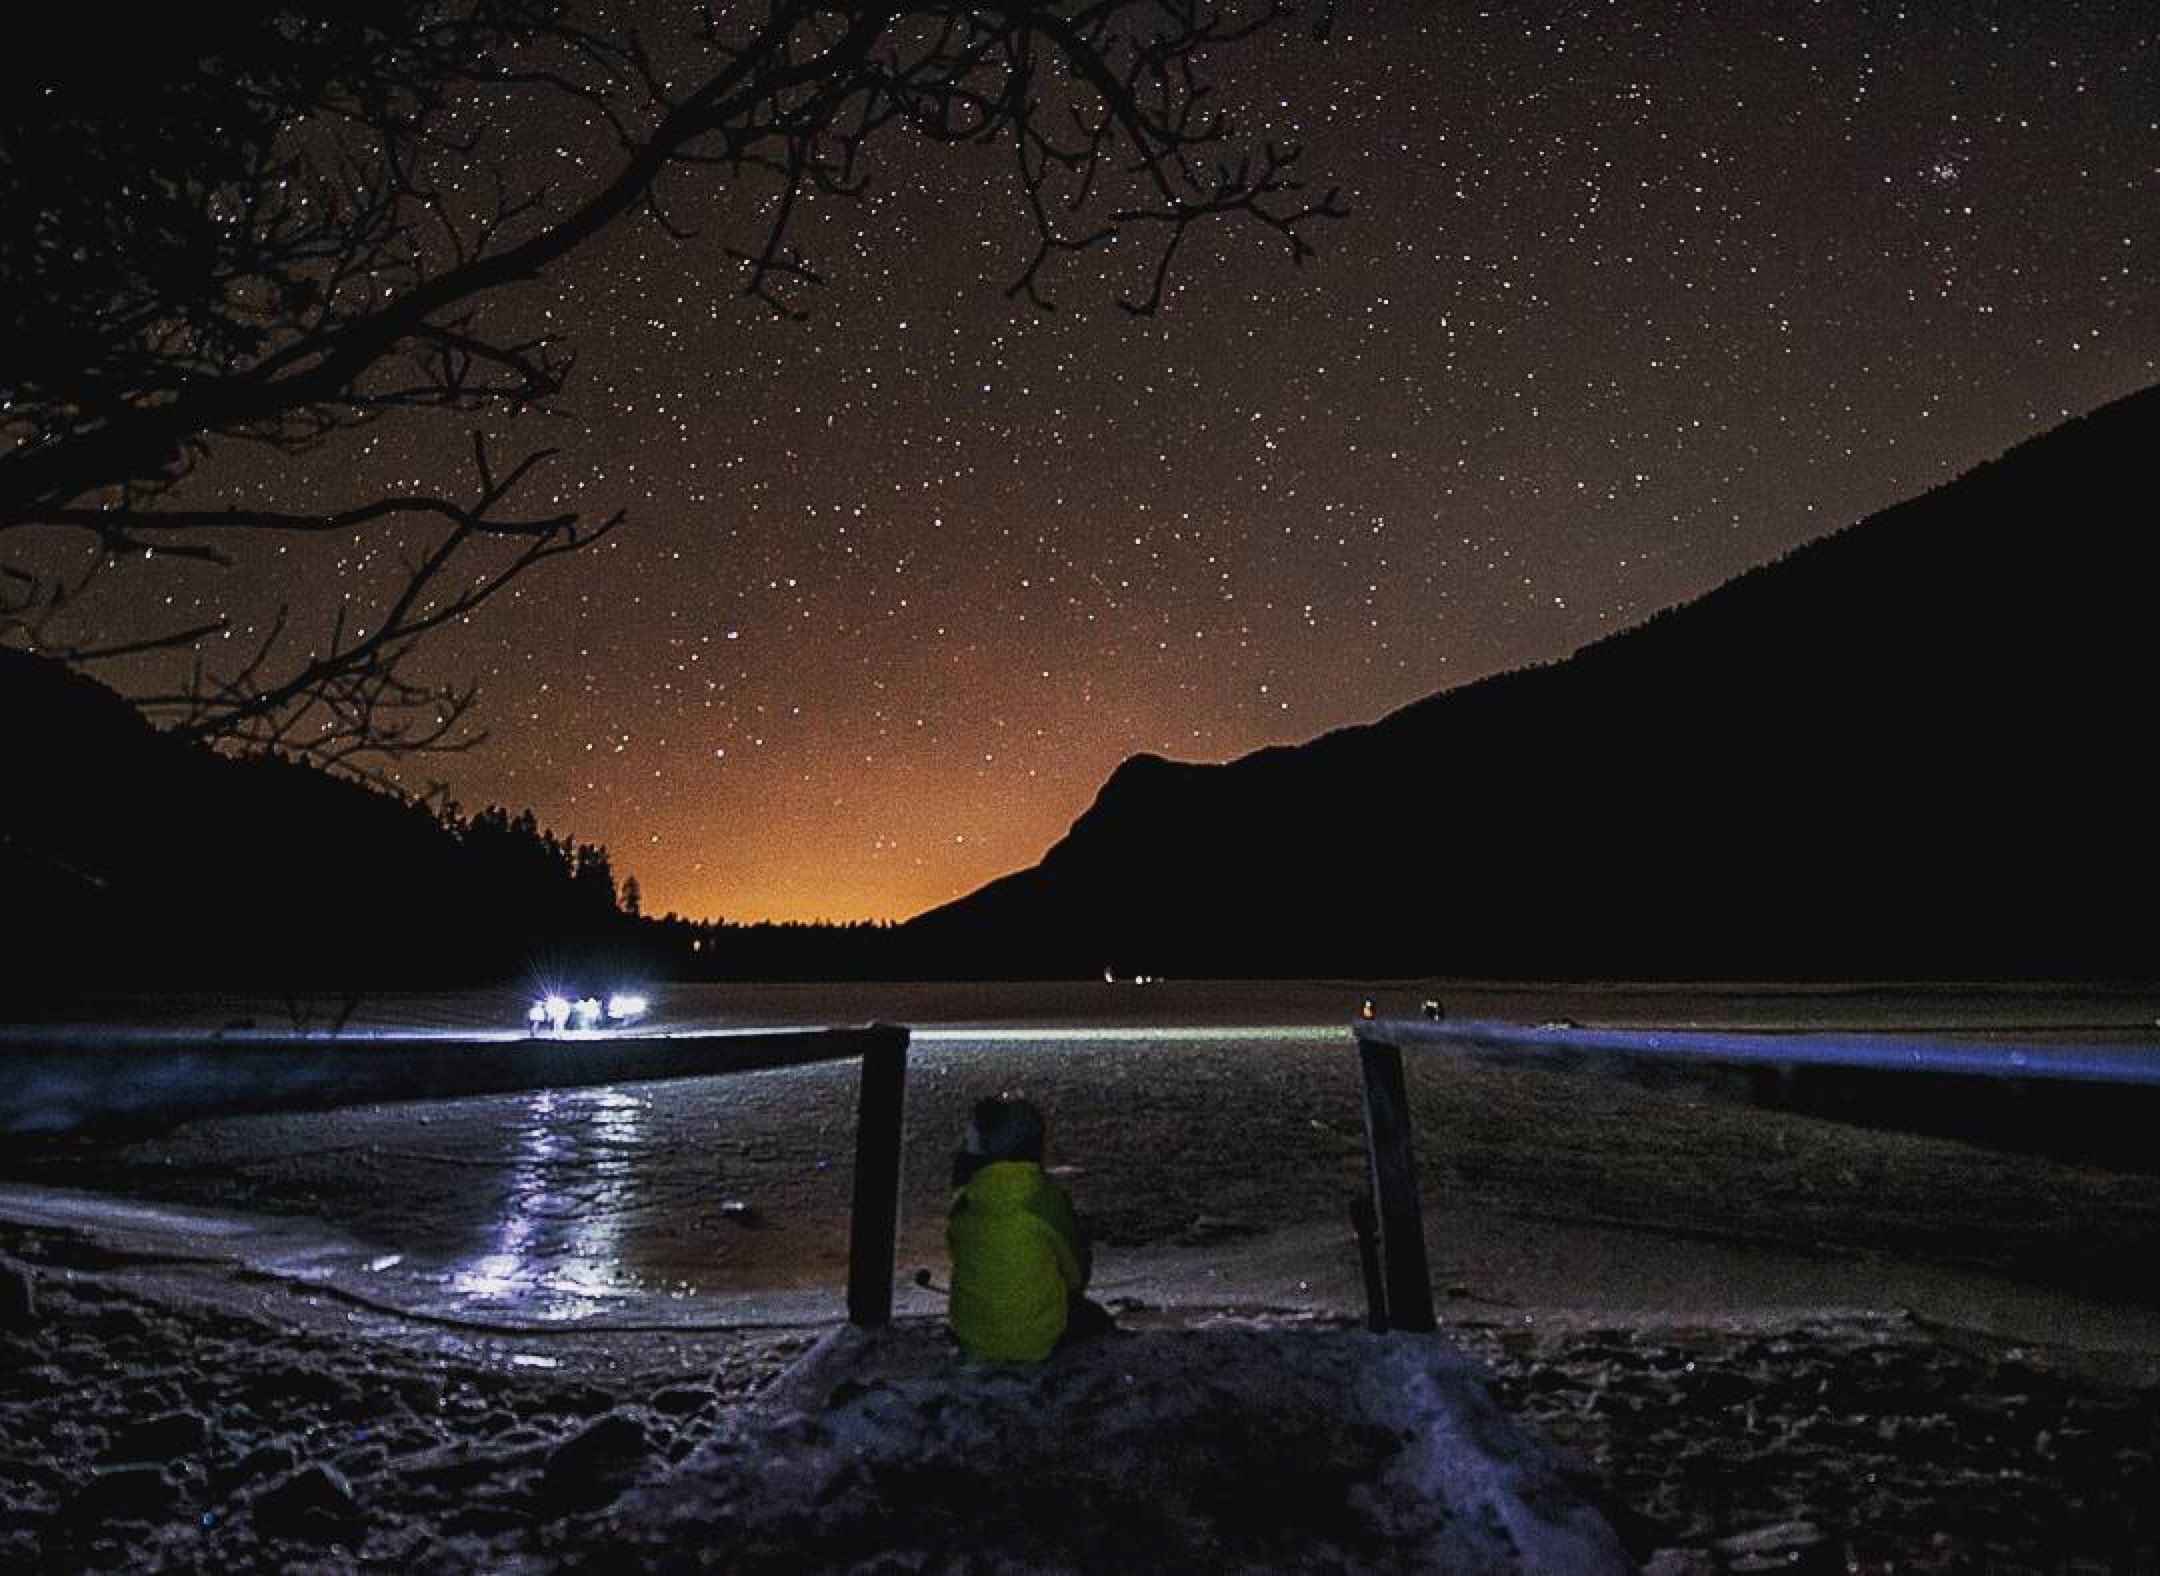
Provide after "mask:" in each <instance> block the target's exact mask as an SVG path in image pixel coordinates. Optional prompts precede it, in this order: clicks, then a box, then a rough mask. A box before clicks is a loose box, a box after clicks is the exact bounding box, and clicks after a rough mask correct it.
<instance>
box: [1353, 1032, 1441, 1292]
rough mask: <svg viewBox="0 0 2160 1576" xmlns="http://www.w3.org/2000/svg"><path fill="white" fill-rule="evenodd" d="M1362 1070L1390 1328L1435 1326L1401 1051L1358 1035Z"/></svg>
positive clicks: (1422, 1215) (1368, 1147)
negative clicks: (1411, 1146) (1411, 1145)
mask: <svg viewBox="0 0 2160 1576" xmlns="http://www.w3.org/2000/svg"><path fill="white" fill-rule="evenodd" d="M1358 1064H1359V1066H1360V1068H1361V1069H1362V1070H1363V1072H1364V1074H1365V1144H1366V1150H1367V1153H1368V1154H1369V1156H1370V1158H1371V1162H1372V1181H1373V1198H1374V1201H1375V1202H1376V1204H1377V1205H1378V1207H1379V1216H1380V1252H1381V1255H1382V1258H1383V1260H1384V1268H1385V1272H1386V1274H1385V1279H1386V1283H1387V1322H1388V1325H1389V1327H1390V1328H1391V1329H1397V1330H1434V1329H1438V1328H1439V1321H1438V1320H1437V1319H1435V1318H1434V1317H1433V1301H1432V1273H1431V1271H1429V1270H1428V1269H1427V1268H1426V1266H1425V1217H1424V1212H1423V1211H1422V1210H1421V1209H1420V1208H1419V1206H1418V1187H1417V1164H1416V1162H1415V1160H1414V1159H1413V1158H1412V1155H1411V1150H1410V1128H1411V1123H1410V1096H1409V1092H1408V1091H1407V1090H1406V1089H1405V1088H1404V1087H1403V1070H1402V1052H1401V1051H1400V1050H1399V1049H1397V1048H1396V1047H1395V1046H1393V1045H1390V1044H1387V1043H1386V1042H1384V1041H1380V1040H1368V1039H1366V1038H1364V1037H1363V1036H1362V1035H1360V1036H1359V1038H1358Z"/></svg>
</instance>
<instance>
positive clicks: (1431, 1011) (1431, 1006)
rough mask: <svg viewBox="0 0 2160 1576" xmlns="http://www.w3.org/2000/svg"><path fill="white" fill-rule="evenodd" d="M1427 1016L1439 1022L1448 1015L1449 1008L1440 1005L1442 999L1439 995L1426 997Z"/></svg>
mask: <svg viewBox="0 0 2160 1576" xmlns="http://www.w3.org/2000/svg"><path fill="white" fill-rule="evenodd" d="M1425 1016H1426V1017H1427V1018H1429V1019H1431V1020H1432V1021H1433V1022H1434V1023H1438V1022H1439V1021H1440V1020H1441V1019H1442V1018H1445V1017H1446V1016H1447V1008H1445V1007H1443V1006H1441V1005H1440V999H1439V998H1438V997H1437V996H1428V997H1426V998H1425Z"/></svg>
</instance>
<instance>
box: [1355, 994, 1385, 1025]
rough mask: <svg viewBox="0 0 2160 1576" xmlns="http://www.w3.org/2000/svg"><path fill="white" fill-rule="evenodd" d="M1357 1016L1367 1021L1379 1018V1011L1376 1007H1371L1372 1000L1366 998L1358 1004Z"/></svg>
mask: <svg viewBox="0 0 2160 1576" xmlns="http://www.w3.org/2000/svg"><path fill="white" fill-rule="evenodd" d="M1357 1015H1358V1016H1359V1017H1360V1018H1365V1019H1368V1020H1369V1019H1373V1018H1377V1017H1379V1016H1380V1009H1379V1008H1378V1007H1375V1006H1374V1005H1373V999H1372V998H1371V997H1370V996H1367V997H1366V998H1365V999H1364V1000H1363V1001H1361V1002H1359V1003H1358V1010H1357Z"/></svg>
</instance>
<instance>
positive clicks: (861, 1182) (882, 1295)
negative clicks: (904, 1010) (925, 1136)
mask: <svg viewBox="0 0 2160 1576" xmlns="http://www.w3.org/2000/svg"><path fill="white" fill-rule="evenodd" d="M881 1027H882V1026H881ZM886 1032H887V1033H888V1034H889V1035H890V1038H889V1039H887V1040H884V1041H881V1042H880V1043H878V1044H875V1045H872V1046H870V1047H869V1048H868V1049H866V1050H865V1051H864V1052H863V1055H862V1088H861V1096H860V1100H859V1102H858V1106H857V1111H856V1116H855V1206H854V1215H853V1218H852V1221H851V1224H850V1228H849V1237H848V1293H847V1303H848V1321H849V1322H850V1323H851V1324H862V1325H876V1324H889V1323H891V1322H892V1298H893V1252H894V1248H895V1245H896V1242H897V1238H898V1233H899V1227H900V1121H901V1116H902V1114H903V1113H904V1111H905V1110H906V1105H907V1044H908V1036H907V1030H905V1029H888V1030H887V1031H886Z"/></svg>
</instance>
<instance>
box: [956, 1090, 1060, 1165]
mask: <svg viewBox="0 0 2160 1576" xmlns="http://www.w3.org/2000/svg"><path fill="white" fill-rule="evenodd" d="M966 1152H967V1153H968V1154H971V1155H979V1156H981V1157H982V1158H983V1159H984V1160H1036V1161H1039V1160H1041V1159H1042V1155H1043V1117H1042V1112H1040V1111H1038V1110H1036V1109H1035V1107H1034V1106H1033V1105H1032V1104H1030V1103H1029V1102H1028V1101H1026V1100H1014V1099H1010V1098H1008V1097H1006V1096H1004V1095H996V1096H993V1097H991V1098H990V1099H987V1100H978V1101H976V1102H975V1119H974V1120H973V1121H972V1122H970V1123H969V1124H968V1133H967V1145H966Z"/></svg>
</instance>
